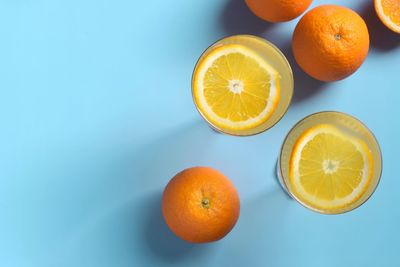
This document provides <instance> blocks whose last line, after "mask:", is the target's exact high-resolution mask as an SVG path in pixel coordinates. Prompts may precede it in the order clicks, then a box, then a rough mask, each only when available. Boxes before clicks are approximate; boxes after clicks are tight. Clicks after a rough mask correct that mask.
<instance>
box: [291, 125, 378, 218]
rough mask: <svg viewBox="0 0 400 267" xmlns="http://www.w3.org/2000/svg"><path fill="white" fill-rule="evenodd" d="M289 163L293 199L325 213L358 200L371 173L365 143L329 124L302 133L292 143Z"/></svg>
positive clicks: (370, 162)
mask: <svg viewBox="0 0 400 267" xmlns="http://www.w3.org/2000/svg"><path fill="white" fill-rule="evenodd" d="M289 164H290V166H289V179H290V187H291V189H292V191H293V193H294V194H295V195H296V197H298V198H299V200H301V201H302V202H304V203H305V204H307V205H308V206H311V207H313V208H316V209H319V210H325V211H335V210H340V209H342V208H345V207H347V206H349V205H351V204H353V203H355V202H356V201H357V200H359V199H360V197H361V196H362V195H363V194H364V193H365V191H366V190H367V189H368V186H369V184H370V182H371V178H372V173H373V161H372V154H371V152H370V150H369V149H368V146H367V145H366V143H365V142H364V141H363V140H361V139H358V138H356V137H353V136H350V135H348V134H347V133H345V132H343V131H342V130H340V129H339V128H337V127H336V126H333V125H330V124H319V125H317V126H314V127H311V128H310V129H308V130H306V131H305V132H304V133H303V134H302V135H301V136H300V138H299V139H298V140H297V142H296V143H295V145H294V148H293V150H292V154H291V159H290V163H289Z"/></svg>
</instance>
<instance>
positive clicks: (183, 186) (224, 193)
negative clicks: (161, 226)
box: [162, 167, 240, 243]
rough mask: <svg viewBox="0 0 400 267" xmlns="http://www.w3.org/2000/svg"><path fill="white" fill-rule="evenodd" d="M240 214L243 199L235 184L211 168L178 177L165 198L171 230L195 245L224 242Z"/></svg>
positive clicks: (166, 220) (163, 199)
mask: <svg viewBox="0 0 400 267" xmlns="http://www.w3.org/2000/svg"><path fill="white" fill-rule="evenodd" d="M239 211H240V201H239V196H238V193H237V191H236V189H235V187H234V186H233V184H232V183H231V182H230V181H229V179H228V178H226V177H225V176H224V175H223V174H222V173H220V172H219V171H217V170H214V169H212V168H209V167H193V168H189V169H186V170H183V171H182V172H180V173H178V174H177V175H175V177H173V178H172V179H171V181H170V182H169V183H168V185H167V186H166V188H165V190H164V193H163V197H162V213H163V216H164V219H165V222H166V223H167V225H168V227H169V228H170V229H171V230H172V231H173V232H174V233H175V234H176V235H177V236H178V237H180V238H182V239H183V240H186V241H188V242H192V243H205V242H212V241H216V240H219V239H221V238H223V237H224V236H225V235H226V234H228V233H229V232H230V231H231V230H232V228H233V226H234V225H235V224H236V221H237V220H238V217H239Z"/></svg>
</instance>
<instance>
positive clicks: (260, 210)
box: [0, 0, 400, 267]
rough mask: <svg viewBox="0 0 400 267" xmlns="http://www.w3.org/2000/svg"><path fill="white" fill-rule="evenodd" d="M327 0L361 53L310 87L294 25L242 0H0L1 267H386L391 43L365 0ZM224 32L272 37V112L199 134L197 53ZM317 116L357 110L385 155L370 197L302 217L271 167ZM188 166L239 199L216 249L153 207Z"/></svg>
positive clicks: (396, 62) (392, 215) (393, 131)
mask: <svg viewBox="0 0 400 267" xmlns="http://www.w3.org/2000/svg"><path fill="white" fill-rule="evenodd" d="M323 2H325V1H314V3H313V6H316V5H319V4H321V3H323ZM330 2H331V3H332V2H333V3H341V4H344V5H346V6H349V5H350V6H351V7H352V8H355V9H356V10H358V11H360V12H361V13H362V14H363V16H364V17H366V20H367V23H368V26H369V28H370V32H371V49H370V53H369V55H368V58H367V60H366V62H365V63H364V65H363V66H362V67H361V68H360V69H359V71H358V72H357V73H356V74H354V75H353V76H351V77H350V78H348V79H346V80H344V81H341V82H337V83H331V84H323V83H319V82H316V81H314V80H312V79H311V78H308V77H307V76H306V75H305V74H303V73H302V72H301V71H299V69H298V68H297V67H296V65H295V63H294V62H293V58H292V56H291V53H290V52H289V51H290V50H289V47H290V39H291V34H292V31H293V29H294V26H295V23H296V22H297V20H294V21H292V22H290V23H282V24H276V25H270V24H267V23H264V22H262V21H260V20H259V19H257V18H255V17H254V16H253V15H251V14H250V12H249V11H248V10H247V8H246V7H245V6H244V4H243V2H241V1H240V0H224V1H222V0H219V1H218V0H171V1H165V0H153V1H132V0H96V1H95V0H86V1H82V0H68V1H66V0H62V1H61V0H60V1H51V0H13V1H1V2H0V34H1V42H0V90H1V91H0V92H1V96H0V123H1V124H0V125H1V128H0V129H1V131H0V266H4V267H31V266H32V267H33V266H35V267H36V266H37V267H53V266H57V267H64V266H68V267H69V266H74V267H80V266H85V267H91V266H95V267H103V266H113V267H125V266H126V267H128V266H135V267H136V266H137V267H139V266H145V267H146V266H161V267H162V266H185V267H187V266H201V267H204V266H218V267H219V266H234V267H235V266H252V267H257V266H274V267H279V266H307V267H313V266H316V267H317V266H318V267H319V266H327V267H330V266H332V267H333V266H342V267H343V266H371V267H372V266H389V267H390V266H399V264H400V263H399V262H400V260H399V244H400V231H399V229H398V228H399V226H400V206H399V203H400V193H399V190H400V179H399V177H398V176H399V171H398V168H399V155H400V141H399V140H400V138H399V135H400V125H399V114H400V105H399V99H400V88H399V74H400V38H399V36H396V35H395V34H392V33H391V32H389V31H388V30H386V29H385V28H384V27H382V26H381V24H380V23H379V22H378V21H377V18H376V16H375V14H374V13H373V11H372V6H371V4H370V2H372V0H368V1H367V0H366V1H345V0H343V1H330ZM349 2H351V3H349ZM236 33H253V34H257V35H259V36H262V37H264V38H266V39H268V40H270V41H272V42H273V43H275V44H276V45H278V46H279V47H280V48H281V49H282V50H283V51H284V53H285V54H286V55H287V56H288V58H289V60H290V62H291V64H292V65H293V68H294V70H295V82H296V87H295V91H296V92H295V99H294V101H293V104H292V106H291V107H290V109H289V111H288V113H287V114H286V116H285V117H284V118H283V119H282V121H281V122H279V123H278V124H277V125H276V126H275V127H274V128H273V129H271V130H269V131H268V132H266V133H263V134H260V135H257V136H254V137H247V138H237V137H231V136H225V135H220V134H217V133H215V132H213V131H212V130H210V129H209V128H208V126H207V125H206V124H205V122H203V120H202V119H201V118H200V116H199V114H198V113H197V111H196V110H195V108H194V105H193V103H192V99H191V93H190V79H191V73H192V70H193V67H194V64H195V62H196V60H197V58H198V56H199V55H200V54H201V52H202V51H203V50H204V49H205V48H206V47H207V46H208V45H210V44H211V43H212V42H214V41H215V40H217V39H219V38H221V37H224V36H227V35H231V34H236ZM321 110H338V111H344V112H347V113H350V114H352V115H354V116H356V117H358V118H359V119H361V120H362V121H364V122H365V123H366V124H367V125H368V126H369V127H370V128H371V129H372V130H373V132H374V133H375V134H376V136H377V138H378V140H379V142H380V144H381V147H382V151H383V158H384V171H383V177H382V181H381V183H380V185H379V187H378V189H377V191H376V192H375V194H374V195H373V197H372V198H371V199H370V200H369V201H368V202H367V203H366V204H365V205H363V206H362V207H361V208H359V209H357V210H355V211H353V212H350V213H347V214H344V215H338V216H326V215H320V214H317V213H313V212H311V211H308V210H307V209H305V208H303V207H302V206H300V205H299V204H297V203H296V202H294V201H292V200H290V199H288V198H287V197H286V195H285V194H284V193H283V191H282V190H281V189H280V187H279V185H278V184H277V182H276V180H275V177H274V168H275V163H276V158H277V155H278V153H279V148H280V145H281V142H282V140H283V138H284V136H285V134H286V133H287V132H288V130H289V129H290V128H291V126H292V125H293V124H294V123H295V122H297V121H298V120H299V119H301V118H302V117H304V116H305V115H308V114H310V113H312V112H316V111H321ZM195 165H208V166H212V167H215V168H217V169H219V170H221V171H222V172H224V173H225V174H226V175H227V176H228V177H230V178H231V180H232V181H233V183H234V184H235V185H236V187H237V189H238V191H239V193H240V197H241V204H242V209H241V216H240V219H239V221H238V224H237V225H236V227H235V228H234V230H233V231H232V232H231V233H230V234H229V235H228V236H227V237H226V238H225V239H223V240H222V241H220V242H217V243H213V244H206V245H188V244H186V243H184V242H182V241H180V240H178V239H177V238H175V237H174V236H173V235H172V234H171V233H170V232H169V231H168V230H167V228H166V226H165V225H164V223H163V220H162V218H161V215H160V196H161V192H162V190H163V187H164V186H165V185H166V183H167V182H168V180H169V179H170V178H171V177H172V176H173V175H174V174H175V173H177V172H178V171H180V170H182V169H184V168H186V167H190V166H195Z"/></svg>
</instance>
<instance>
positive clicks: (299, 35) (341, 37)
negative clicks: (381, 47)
mask: <svg viewBox="0 0 400 267" xmlns="http://www.w3.org/2000/svg"><path fill="white" fill-rule="evenodd" d="M368 49H369V34H368V29H367V26H366V25H365V22H364V20H363V19H362V18H361V17H360V16H359V15H358V14H357V13H356V12H354V11H352V10H351V9H348V8H345V7H341V6H336V5H322V6H318V7H316V8H314V9H312V10H310V11H309V12H307V13H306V14H305V15H304V16H303V17H302V18H301V20H300V21H299V22H298V24H297V26H296V28H295V30H294V33H293V40H292V50H293V54H294V57H295V59H296V61H297V63H298V64H299V66H300V67H301V68H302V69H303V70H304V71H305V72H306V73H308V74H309V75H310V76H312V77H314V78H315V79H318V80H321V81H326V82H331V81H337V80H341V79H344V78H346V77H347V76H349V75H351V74H352V73H354V72H355V71H356V70H357V69H358V68H359V67H360V66H361V64H362V63H363V62H364V60H365V58H366V56H367V54H368Z"/></svg>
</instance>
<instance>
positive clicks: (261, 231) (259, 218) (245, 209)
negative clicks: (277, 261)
mask: <svg viewBox="0 0 400 267" xmlns="http://www.w3.org/2000/svg"><path fill="white" fill-rule="evenodd" d="M289 205H290V200H288V199H287V198H286V197H285V195H284V193H283V192H281V191H280V190H278V189H276V190H273V191H270V192H265V194H263V195H259V196H257V197H255V198H253V199H250V200H249V201H246V202H244V203H243V205H242V209H241V214H240V219H239V223H238V225H237V227H236V229H235V231H234V233H233V235H232V237H231V240H230V242H229V243H226V246H227V250H228V251H232V252H235V251H236V253H237V251H240V253H241V254H242V255H247V257H246V258H242V257H237V260H238V262H237V266H247V265H249V257H250V258H251V256H252V255H254V257H255V258H257V259H258V261H260V260H262V262H263V265H264V266H269V265H270V264H272V262H271V260H272V259H274V258H275V256H276V255H277V254H279V253H280V252H279V251H280V250H281V248H280V247H278V246H277V244H281V243H282V240H281V239H282V236H283V235H280V234H279V232H280V229H282V226H283V225H284V224H285V217H286V214H287V209H288V207H289ZM244 244H251V245H244ZM228 253H229V252H228ZM250 265H252V264H250ZM253 265H254V264H253ZM257 266H258V265H257ZM271 266H274V264H272V265H271Z"/></svg>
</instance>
